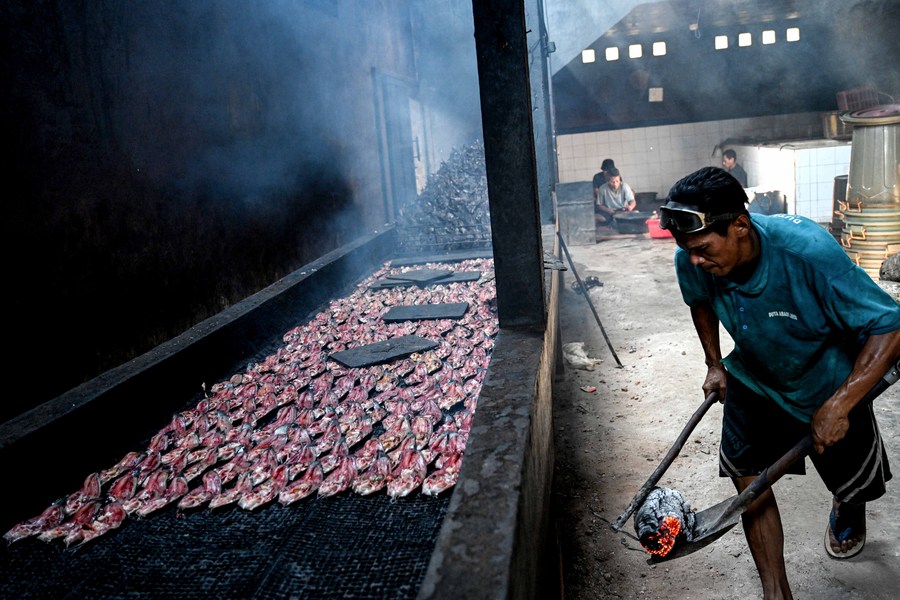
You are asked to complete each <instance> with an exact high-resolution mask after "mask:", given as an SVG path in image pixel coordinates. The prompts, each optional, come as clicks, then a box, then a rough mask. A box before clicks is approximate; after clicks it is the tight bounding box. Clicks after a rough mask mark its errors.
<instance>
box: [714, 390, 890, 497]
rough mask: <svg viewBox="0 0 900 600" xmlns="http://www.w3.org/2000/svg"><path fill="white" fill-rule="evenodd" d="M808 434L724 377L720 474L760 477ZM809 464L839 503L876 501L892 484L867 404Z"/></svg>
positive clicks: (798, 470)
mask: <svg viewBox="0 0 900 600" xmlns="http://www.w3.org/2000/svg"><path fill="white" fill-rule="evenodd" d="M808 433H810V426H809V423H804V422H802V421H799V420H797V419H796V418H794V417H793V416H791V415H790V414H788V413H787V412H786V411H785V410H784V409H782V408H781V407H780V406H778V405H777V404H775V402H773V401H772V400H770V399H768V398H766V397H764V396H759V395H757V394H756V393H755V392H753V391H752V390H750V389H749V388H748V387H747V386H745V385H744V384H742V383H741V382H740V381H738V380H737V379H735V378H734V377H732V376H731V375H730V374H729V375H728V391H727V393H726V398H725V407H724V410H723V415H722V443H721V446H720V448H719V475H721V476H722V477H745V476H752V475H759V473H761V472H762V470H763V469H764V468H766V467H767V466H769V465H771V464H772V463H774V462H775V461H776V460H778V459H779V458H780V457H781V456H783V455H784V454H786V453H787V451H788V450H790V449H791V448H792V447H793V446H794V445H795V444H796V443H797V442H799V441H800V439H801V438H803V436H805V435H806V434H808ZM810 459H811V460H812V463H813V465H815V467H816V471H818V473H819V475H820V476H821V477H822V481H823V482H824V483H825V486H826V487H827V488H828V489H829V490H830V491H831V493H832V494H833V495H834V496H835V497H836V498H837V499H838V500H839V501H841V502H846V501H850V502H857V503H858V502H868V501H870V500H875V499H876V498H879V497H880V496H882V495H883V494H884V492H885V483H887V482H888V481H889V480H890V479H891V471H890V468H889V466H888V459H887V453H886V452H885V450H884V444H883V443H882V439H881V435H880V434H879V432H878V425H877V424H876V423H875V414H874V412H873V410H872V404H871V403H869V404H866V405H857V406H856V407H855V408H854V409H853V410H852V411H851V412H850V429H849V430H848V432H847V435H846V437H844V438H843V439H842V440H841V441H839V442H838V443H836V444H835V445H833V446H831V447H830V448H827V449H826V450H825V452H824V453H823V454H821V455H820V454H817V453H816V452H815V451H813V453H812V454H811V455H810ZM788 473H793V474H797V475H803V474H805V473H806V469H805V464H804V461H798V462H797V463H796V464H795V465H794V466H793V467H792V468H791V469H789V470H788Z"/></svg>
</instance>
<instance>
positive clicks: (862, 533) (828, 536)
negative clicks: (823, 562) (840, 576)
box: [825, 506, 866, 559]
mask: <svg viewBox="0 0 900 600" xmlns="http://www.w3.org/2000/svg"><path fill="white" fill-rule="evenodd" d="M861 514H862V516H861V517H860V518H859V519H858V520H857V522H856V523H854V524H850V520H851V519H849V518H847V517H844V518H842V519H841V525H840V526H839V525H838V522H837V521H838V517H837V513H836V512H835V509H834V508H832V509H831V514H830V515H829V516H828V525H827V527H826V528H825V552H827V553H828V555H829V556H830V557H832V558H837V559H844V558H850V557H852V556H856V555H857V554H859V553H860V552H862V549H863V546H865V545H866V509H865V506H863V508H862V511H861ZM853 537H859V543H858V544H856V545H855V546H853V547H852V548H850V550H848V551H847V552H836V551H835V550H834V548H832V547H831V540H832V539H835V540H837V541H838V542H843V541H844V540H848V539H850V538H853Z"/></svg>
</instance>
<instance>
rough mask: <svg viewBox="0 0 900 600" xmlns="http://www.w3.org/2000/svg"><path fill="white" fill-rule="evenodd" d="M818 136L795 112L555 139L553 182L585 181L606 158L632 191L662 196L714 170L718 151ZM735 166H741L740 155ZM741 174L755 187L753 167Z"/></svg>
mask: <svg viewBox="0 0 900 600" xmlns="http://www.w3.org/2000/svg"><path fill="white" fill-rule="evenodd" d="M820 133H821V122H820V120H819V115H818V113H798V114H791V115H776V116H771V117H755V118H747V119H731V120H723V121H706V122H702V123H686V124H682V125H661V126H656V127H642V128H638V129H622V130H617V131H595V132H587V133H576V134H566V135H559V136H557V140H556V144H557V151H558V164H559V181H560V183H571V182H575V181H590V180H591V178H593V176H594V174H595V173H597V172H598V171H599V170H600V163H601V162H602V161H603V159H604V158H612V159H613V160H614V161H615V163H616V167H618V169H619V171H621V172H622V179H623V180H624V181H625V182H627V183H628V184H629V185H630V186H631V188H632V189H633V190H634V191H635V192H656V193H657V194H658V195H659V196H660V197H664V196H665V195H666V194H667V193H668V192H669V188H671V187H672V184H673V183H675V182H676V181H678V180H679V179H680V178H682V177H684V176H685V175H687V174H688V173H691V172H693V171H695V170H697V169H699V168H700V167H704V166H709V165H713V166H720V165H721V164H722V158H721V151H722V149H723V147H724V148H732V147H735V146H736V145H739V144H741V142H742V141H743V140H750V139H770V140H771V139H785V140H790V139H808V138H810V137H814V136H816V135H819V134H820ZM738 162H740V163H742V164H744V165H745V168H747V165H746V163H745V160H744V158H743V157H742V156H741V155H740V153H738ZM747 173H748V178H749V182H748V183H749V185H750V186H751V187H753V186H757V185H759V184H760V182H759V181H758V180H757V177H758V175H757V173H756V172H755V170H754V169H753V168H747ZM773 189H777V188H773ZM829 197H830V193H829Z"/></svg>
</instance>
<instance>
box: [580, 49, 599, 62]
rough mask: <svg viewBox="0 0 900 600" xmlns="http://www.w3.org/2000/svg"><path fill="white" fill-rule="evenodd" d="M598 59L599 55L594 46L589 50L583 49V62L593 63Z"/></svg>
mask: <svg viewBox="0 0 900 600" xmlns="http://www.w3.org/2000/svg"><path fill="white" fill-rule="evenodd" d="M595 60H597V55H596V53H595V52H594V49H593V48H588V49H587V50H582V51H581V62H583V63H585V64H587V63H592V62H594V61H595Z"/></svg>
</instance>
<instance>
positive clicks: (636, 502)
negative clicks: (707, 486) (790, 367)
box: [610, 392, 719, 531]
mask: <svg viewBox="0 0 900 600" xmlns="http://www.w3.org/2000/svg"><path fill="white" fill-rule="evenodd" d="M718 400H719V394H718V393H717V392H711V393H710V394H709V395H708V396H707V397H706V399H705V400H704V401H703V404H701V405H700V408H698V409H697V410H696V411H694V414H693V415H691V418H690V419H689V420H688V422H687V425H685V426H684V429H682V430H681V433H680V434H679V435H678V438H677V439H676V440H675V444H674V445H673V446H672V448H670V449H669V452H668V453H667V454H666V455H665V456H664V457H663V459H662V462H660V463H659V466H658V467H656V470H655V471H653V474H652V475H650V479H648V480H647V482H646V483H645V484H644V485H643V486H641V489H639V490H638V493H637V494H635V496H634V498H632V500H631V503H629V504H628V507H627V508H626V509H625V512H623V513H622V514H621V515H619V518H618V519H616V520H615V521H614V522H613V523H611V524H610V527H612V528H613V530H615V531H619V530H620V529H622V527H623V526H624V525H625V521H627V520H628V517H630V516H631V514H632V513H633V512H634V511H636V510H637V509H638V507H639V506H640V505H641V504H643V503H644V500H646V499H647V495H648V494H650V492H651V491H652V490H653V488H654V487H655V486H656V483H657V482H658V481H659V480H660V478H661V477H662V476H663V473H665V472H666V469H668V468H669V465H671V464H672V461H674V460H675V457H676V456H678V453H679V452H681V449H682V448H683V447H684V443H685V442H686V441H687V439H688V436H690V435H691V432H692V431H693V430H694V428H695V427H696V426H697V423H699V422H700V419H702V418H703V415H705V414H706V411H708V410H709V407H710V406H712V405H713V404H715V403H716V402H718Z"/></svg>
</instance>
